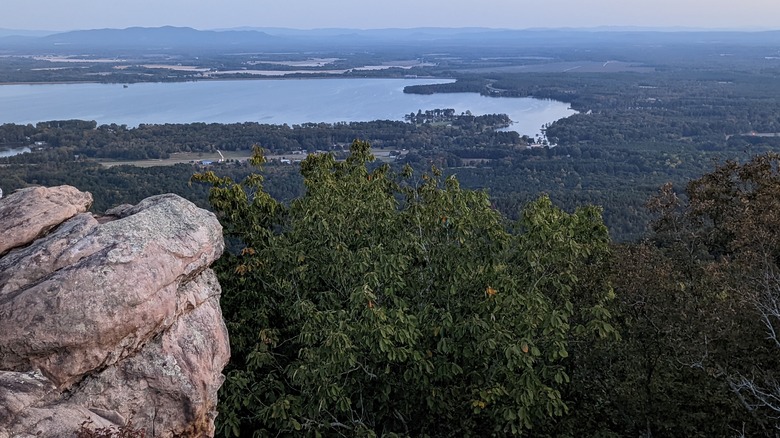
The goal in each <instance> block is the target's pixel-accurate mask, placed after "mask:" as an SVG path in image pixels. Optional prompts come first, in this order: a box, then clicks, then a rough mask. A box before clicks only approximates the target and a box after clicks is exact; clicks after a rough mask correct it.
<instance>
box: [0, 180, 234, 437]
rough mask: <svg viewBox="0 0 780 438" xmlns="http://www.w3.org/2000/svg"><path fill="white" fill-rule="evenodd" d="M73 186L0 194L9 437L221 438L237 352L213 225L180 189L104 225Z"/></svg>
mask: <svg viewBox="0 0 780 438" xmlns="http://www.w3.org/2000/svg"><path fill="white" fill-rule="evenodd" d="M91 201H92V198H91V195H90V194H89V193H82V192H79V191H78V190H76V189H75V188H73V187H68V186H61V187H54V188H42V187H36V188H30V189H23V190H19V191H17V192H14V193H12V194H10V195H8V196H7V197H4V198H1V199H0V438H10V437H70V436H75V432H76V431H77V430H78V429H79V428H80V426H81V424H82V423H84V422H85V421H90V422H91V427H111V426H117V427H118V426H123V425H124V424H126V423H127V422H128V421H130V422H131V423H132V425H133V426H134V427H136V428H143V429H145V431H146V436H147V437H205V436H212V435H213V433H214V417H215V416H216V401H217V390H218V389H219V387H220V385H221V384H222V381H223V378H224V377H223V376H222V369H223V368H224V366H225V365H226V363H227V360H228V358H229V356H230V350H229V344H228V335H227V330H226V328H225V324H224V322H223V320H222V313H221V311H220V307H219V295H220V288H219V284H218V282H217V279H216V276H215V275H214V273H213V271H211V270H210V269H209V266H210V265H211V263H213V262H214V261H215V260H216V259H217V258H218V257H219V256H220V254H221V253H222V251H223V248H224V243H223V240H222V228H221V226H220V225H219V222H218V221H217V219H216V217H215V216H214V215H213V214H212V213H210V212H208V211H205V210H202V209H200V208H197V207H195V206H194V205H193V204H192V203H190V202H189V201H186V200H184V199H182V198H180V197H178V196H176V195H160V196H154V197H151V198H148V199H145V200H143V201H141V202H140V203H139V204H137V205H135V206H128V205H123V206H121V207H118V208H115V209H113V210H110V211H109V212H107V216H103V217H94V216H93V215H92V214H89V213H86V210H87V209H88V208H89V205H90V204H91Z"/></svg>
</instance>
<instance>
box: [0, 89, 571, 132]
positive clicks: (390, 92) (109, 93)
mask: <svg viewBox="0 0 780 438" xmlns="http://www.w3.org/2000/svg"><path fill="white" fill-rule="evenodd" d="M442 82H446V81H445V80H441V79H439V80H432V79H263V80H240V81H200V82H174V83H140V84H131V85H129V86H128V87H127V88H125V87H124V86H123V85H121V84H42V85H2V86H0V124H2V123H17V124H27V123H36V122H41V121H48V120H64V119H82V120H95V121H97V122H98V124H108V123H117V124H125V125H128V126H137V125H138V124H140V123H190V122H216V123H233V122H259V123H272V124H284V123H287V124H289V125H292V124H300V123H305V122H328V123H333V122H341V121H346V122H349V121H370V120H403V117H404V115H405V114H409V113H410V112H417V110H423V111H424V110H427V109H435V108H453V109H455V111H456V112H457V113H461V112H465V111H466V110H469V111H471V112H472V113H473V114H475V115H480V114H498V113H502V114H507V115H509V118H510V119H512V120H513V121H514V122H515V123H514V124H513V125H512V127H511V129H512V130H515V131H517V132H519V133H520V134H528V135H531V136H533V135H536V134H538V133H539V132H540V129H541V126H542V125H543V124H545V123H550V122H553V121H555V120H558V119H561V118H563V117H567V116H569V115H572V114H574V113H575V111H573V110H571V109H569V105H568V104H566V103H562V102H555V101H550V100H538V99H531V98H490V97H485V96H480V95H479V94H477V93H454V94H433V95H416V94H404V93H403V89H404V87H405V86H407V85H416V84H432V83H442Z"/></svg>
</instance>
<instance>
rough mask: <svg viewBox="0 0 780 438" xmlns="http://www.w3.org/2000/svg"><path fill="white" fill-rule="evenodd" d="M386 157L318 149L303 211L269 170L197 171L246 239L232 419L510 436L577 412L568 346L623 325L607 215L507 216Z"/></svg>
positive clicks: (296, 426) (238, 427) (236, 303)
mask: <svg viewBox="0 0 780 438" xmlns="http://www.w3.org/2000/svg"><path fill="white" fill-rule="evenodd" d="M372 159H373V157H372V156H371V155H370V153H369V145H368V144H367V143H365V142H361V141H356V142H354V143H353V144H352V147H351V153H350V155H349V157H348V158H347V159H346V160H345V161H342V162H339V161H336V160H335V159H334V157H333V156H332V155H330V154H320V155H312V156H309V157H308V158H307V159H306V160H305V161H304V162H303V163H302V165H301V173H302V175H303V178H304V182H305V186H306V193H305V194H304V195H303V196H302V197H300V198H298V199H295V200H294V201H293V202H292V203H290V205H289V206H284V205H282V204H281V203H279V202H277V201H276V200H274V199H273V198H272V197H270V196H269V195H268V194H267V193H265V192H264V191H263V187H262V181H263V179H262V176H261V175H259V174H254V175H252V176H250V177H248V178H247V179H245V180H244V181H242V182H239V183H236V182H233V181H232V180H230V179H227V178H220V177H217V176H216V175H215V174H213V173H205V174H201V175H197V176H196V179H198V180H201V181H206V182H209V183H211V184H212V186H213V187H212V190H211V194H210V200H211V202H212V205H213V207H214V209H215V211H216V212H217V214H218V216H219V217H220V219H221V221H222V223H223V225H224V226H225V234H226V236H227V237H228V239H229V240H230V241H231V242H232V244H233V247H234V249H235V251H232V252H231V253H229V254H227V255H226V256H224V257H223V258H222V260H220V262H219V264H218V265H217V267H216V269H217V272H218V274H219V276H220V283H221V284H222V287H223V311H224V314H225V318H226V321H227V323H228V328H229V330H230V333H231V348H232V354H233V360H232V361H231V364H230V365H229V368H228V369H227V370H226V374H227V380H226V382H225V385H224V387H223V390H222V404H221V413H220V417H219V423H220V426H219V427H220V432H221V433H223V434H224V435H225V436H230V435H239V434H241V435H242V436H243V435H245V434H254V436H276V435H279V434H282V435H285V434H306V435H311V436H320V435H339V434H341V435H349V436H377V435H411V436H447V435H453V434H458V435H463V436H485V435H496V436H502V435H508V434H513V435H519V434H521V433H522V432H523V431H524V430H528V429H530V428H533V427H534V426H535V425H538V424H539V423H540V422H541V421H543V420H545V419H549V418H553V417H556V416H561V415H563V414H564V413H565V412H566V411H567V405H566V401H565V400H564V399H563V397H562V395H561V391H562V389H563V388H564V387H565V385H566V384H567V382H569V380H570V376H569V373H568V371H567V365H568V364H569V363H570V362H571V361H572V360H573V358H571V357H569V355H570V351H571V346H572V345H573V343H577V342H593V341H595V340H597V339H600V338H605V337H608V336H610V335H611V334H612V333H613V329H612V326H611V325H610V312H609V309H608V305H609V302H610V300H611V299H612V297H613V293H612V289H611V287H610V286H609V284H608V281H607V276H606V275H605V274H603V273H604V272H605V270H603V269H600V268H603V264H604V263H606V261H607V258H608V255H609V238H608V234H607V230H606V227H605V226H604V224H603V223H602V220H601V217H600V211H599V210H598V209H597V208H595V207H586V208H581V209H578V210H577V211H575V212H574V213H571V214H569V213H566V212H564V211H562V210H560V209H558V208H556V207H554V206H553V205H552V203H551V201H550V200H549V199H548V198H546V197H541V198H539V199H538V200H536V201H534V202H532V203H530V204H529V205H528V206H527V207H526V208H525V209H524V210H523V212H522V214H521V219H520V220H519V221H518V222H517V223H515V224H510V223H509V222H508V221H507V220H506V219H505V218H504V217H503V216H502V215H501V214H500V213H498V212H497V211H496V210H495V209H494V208H493V207H492V206H491V204H490V202H489V200H488V197H487V195H486V194H485V193H483V192H476V191H470V190H464V189H461V188H460V186H459V184H458V181H457V180H456V179H455V178H454V177H448V178H442V177H441V174H440V173H439V172H438V170H436V169H435V168H434V169H433V170H432V174H430V175H428V174H425V175H415V174H414V173H413V172H412V171H411V169H410V168H406V169H405V170H404V172H403V173H402V174H400V175H396V174H393V173H392V172H390V170H389V168H388V167H387V166H370V165H369V163H370V162H371V161H372ZM261 161H262V157H261V156H260V155H256V156H255V162H256V163H257V164H259V163H260V162H261Z"/></svg>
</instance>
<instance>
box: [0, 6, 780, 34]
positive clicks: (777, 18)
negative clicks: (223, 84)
mask: <svg viewBox="0 0 780 438" xmlns="http://www.w3.org/2000/svg"><path fill="white" fill-rule="evenodd" d="M165 25H171V26H187V27H194V28H196V29H220V28H232V27H289V28H296V29H315V28H333V27H342V28H357V29H374V28H413V27H491V28H508V29H525V28H538V27H546V28H557V27H599V26H640V27H685V28H718V29H724V28H727V29H742V28H745V29H780V1H778V0H393V1H387V0H123V1H118V0H68V1H63V0H3V7H2V13H0V28H5V29H26V30H55V31H62V30H75V29H96V28H125V27H131V26H145V27H154V26H165Z"/></svg>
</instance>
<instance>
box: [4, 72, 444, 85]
mask: <svg viewBox="0 0 780 438" xmlns="http://www.w3.org/2000/svg"><path fill="white" fill-rule="evenodd" d="M314 79H316V80H321V79H348V80H352V79H354V80H364V79H370V80H410V81H413V80H418V79H425V80H442V81H452V82H454V81H455V80H456V79H455V78H443V77H438V76H417V77H414V78H397V77H389V76H388V77H369V78H367V77H354V76H340V75H322V76H320V75H312V76H261V75H257V76H254V77H245V78H194V79H186V80H178V81H138V82H101V81H39V82H36V81H21V82H0V87H2V86H5V85H78V84H99V85H128V86H132V85H140V84H184V83H188V82H232V81H268V80H273V81H279V80H285V81H295V80H304V81H305V80H314Z"/></svg>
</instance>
